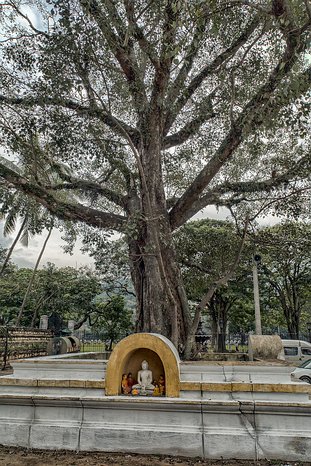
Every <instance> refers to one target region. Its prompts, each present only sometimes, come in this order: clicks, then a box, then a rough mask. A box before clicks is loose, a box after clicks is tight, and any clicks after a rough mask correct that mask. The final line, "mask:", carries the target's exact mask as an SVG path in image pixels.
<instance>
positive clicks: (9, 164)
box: [0, 155, 21, 175]
mask: <svg viewBox="0 0 311 466" xmlns="http://www.w3.org/2000/svg"><path fill="white" fill-rule="evenodd" d="M0 163H2V164H3V165H5V166H6V167H8V168H10V169H11V170H13V171H15V172H16V173H18V174H19V175H20V174H21V169H20V168H19V167H18V166H17V165H16V164H15V163H13V162H11V160H8V159H6V158H5V157H2V155H0Z"/></svg>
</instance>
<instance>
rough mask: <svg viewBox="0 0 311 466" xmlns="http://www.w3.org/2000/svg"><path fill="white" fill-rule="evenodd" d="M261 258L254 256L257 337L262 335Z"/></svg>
mask: <svg viewBox="0 0 311 466" xmlns="http://www.w3.org/2000/svg"><path fill="white" fill-rule="evenodd" d="M260 261H261V257H260V256H259V255H258V254H255V255H254V256H253V286H254V302H255V335H262V331H261V316H260V302H259V285H258V268H257V266H258V264H259V263H260Z"/></svg>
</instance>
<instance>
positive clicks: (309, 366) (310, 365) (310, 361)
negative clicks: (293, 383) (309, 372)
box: [299, 359, 311, 369]
mask: <svg viewBox="0 0 311 466" xmlns="http://www.w3.org/2000/svg"><path fill="white" fill-rule="evenodd" d="M299 367H304V368H305V369H311V359H308V360H307V361H304V362H303V363H302V364H300V366H299Z"/></svg>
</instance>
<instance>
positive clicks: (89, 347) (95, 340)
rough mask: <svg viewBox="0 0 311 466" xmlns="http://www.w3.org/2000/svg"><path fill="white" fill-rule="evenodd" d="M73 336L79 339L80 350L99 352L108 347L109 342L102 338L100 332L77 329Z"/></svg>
mask: <svg viewBox="0 0 311 466" xmlns="http://www.w3.org/2000/svg"><path fill="white" fill-rule="evenodd" d="M74 336H75V337H77V338H79V340H80V344H81V345H80V351H81V352H83V353H85V352H96V353H101V352H103V351H106V350H107V349H108V348H109V343H108V342H106V341H105V340H104V338H103V335H102V334H101V333H100V332H90V331H87V330H77V331H75V332H74Z"/></svg>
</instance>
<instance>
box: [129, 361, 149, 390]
mask: <svg viewBox="0 0 311 466" xmlns="http://www.w3.org/2000/svg"><path fill="white" fill-rule="evenodd" d="M132 388H133V389H134V388H135V389H138V390H139V392H140V394H142V395H143V394H147V393H149V391H151V392H153V390H154V385H152V372H151V370H150V369H149V365H148V362H147V361H143V362H142V363H141V370H140V371H138V374H137V384H135V385H133V387H132Z"/></svg>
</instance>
